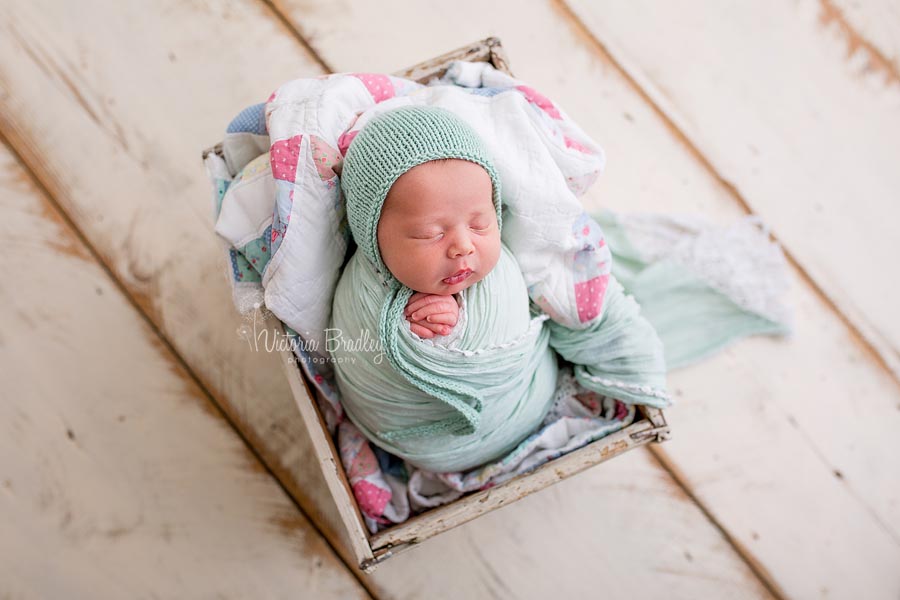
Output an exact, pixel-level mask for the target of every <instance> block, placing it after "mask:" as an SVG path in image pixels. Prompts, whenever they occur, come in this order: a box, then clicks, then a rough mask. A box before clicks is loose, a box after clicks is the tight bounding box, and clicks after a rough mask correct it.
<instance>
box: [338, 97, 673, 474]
mask: <svg viewBox="0 0 900 600" xmlns="http://www.w3.org/2000/svg"><path fill="white" fill-rule="evenodd" d="M443 158H461V159H464V160H469V161H472V162H475V163H477V164H479V165H481V166H482V167H484V169H485V170H486V171H487V172H488V174H489V175H490V176H491V180H492V183H493V200H494V204H495V208H496V210H497V219H498V226H500V225H501V223H502V220H501V216H502V203H501V195H500V192H501V190H500V180H499V178H498V176H497V173H496V172H495V171H494V168H493V164H492V162H491V160H490V158H489V157H488V155H487V154H486V152H485V150H484V147H483V145H482V143H481V141H480V140H479V138H478V136H477V135H476V134H475V132H474V131H472V130H471V128H470V127H468V125H466V124H465V123H464V122H463V121H461V120H460V119H459V118H457V117H455V116H454V115H453V114H452V113H450V112H449V111H446V110H444V109H440V108H436V107H426V106H407V107H402V108H398V109H394V110H390V111H388V112H385V113H382V114H380V115H377V116H376V117H374V118H373V119H372V120H371V121H370V122H369V123H367V124H366V125H365V126H364V127H363V128H362V129H361V130H360V131H359V133H358V135H357V136H356V138H355V139H354V140H353V142H352V143H351V145H350V147H349V149H348V152H347V155H346V157H345V160H344V165H343V172H342V174H341V187H342V190H343V192H344V195H345V199H346V203H347V213H348V221H349V224H350V228H351V231H352V233H353V237H354V240H355V241H356V243H357V246H358V249H357V251H356V253H355V254H354V255H353V256H352V257H351V258H350V261H349V262H348V263H347V265H346V266H345V268H344V271H343V273H342V276H341V279H340V281H339V282H338V285H337V288H336V290H335V296H334V302H333V307H332V308H333V309H332V318H331V322H330V324H329V332H328V333H329V335H327V336H326V339H327V340H328V348H327V350H328V351H329V352H330V354H331V356H332V358H333V359H334V363H335V377H336V382H337V384H338V388H339V389H340V392H341V402H342V405H343V407H344V409H345V411H346V413H347V415H348V416H349V417H350V419H351V420H352V421H353V422H354V423H355V424H356V425H357V426H358V427H359V429H360V431H361V432H362V433H363V434H364V435H365V436H366V437H367V438H368V439H369V440H370V441H371V442H373V443H374V444H376V445H378V446H380V447H381V448H383V449H384V450H386V451H388V452H390V453H392V454H394V455H396V456H399V457H401V458H403V459H405V460H407V461H408V462H410V463H411V464H413V465H415V466H417V467H419V468H421V469H425V470H429V471H434V472H447V471H462V470H466V469H469V468H472V467H475V466H479V465H481V464H484V463H486V462H489V461H491V460H494V459H497V458H499V457H501V456H503V455H505V454H507V453H508V452H509V451H511V450H512V449H514V448H515V447H516V445H518V444H519V443H520V442H521V441H522V440H523V439H524V438H525V437H527V436H528V435H529V434H530V433H532V432H533V431H534V430H535V428H536V427H538V426H539V425H540V423H541V421H542V420H543V418H544V417H545V416H546V414H547V412H548V410H549V409H550V406H551V404H552V400H553V396H554V392H555V387H556V380H557V374H558V368H557V354H556V352H554V349H555V350H556V351H557V352H559V355H560V356H562V357H563V358H565V359H566V360H569V361H571V362H573V363H575V367H576V371H575V372H576V376H577V378H578V380H579V382H581V383H582V385H584V386H585V387H587V388H589V389H592V390H595V391H598V392H601V393H606V394H609V395H610V396H613V397H616V398H620V399H622V400H623V401H626V402H633V403H644V404H651V405H654V406H667V405H668V397H667V396H666V394H665V392H664V388H665V372H666V369H665V362H664V359H663V354H662V343H661V341H660V339H659V337H658V336H657V335H656V333H655V332H654V330H653V328H652V327H651V326H650V325H649V323H647V322H646V321H645V320H644V319H643V317H641V316H640V314H639V311H640V309H639V307H638V305H637V303H636V302H635V301H634V300H633V299H632V298H629V297H626V296H625V295H624V293H623V290H622V288H621V286H620V285H619V284H618V283H617V282H616V281H615V279H614V278H610V281H609V286H608V289H607V293H606V296H605V300H604V309H603V313H602V316H601V318H598V319H596V320H595V321H594V322H593V323H590V324H589V327H588V328H586V329H581V330H570V329H568V328H566V327H564V326H562V325H559V324H557V323H555V322H554V321H552V320H551V319H550V318H549V317H548V315H546V314H543V313H542V312H541V311H539V310H536V309H535V308H534V305H533V303H532V302H531V301H530V298H529V293H528V289H527V288H526V285H525V281H524V278H523V275H522V272H521V269H520V267H519V264H518V263H517V261H516V259H515V257H514V256H513V254H512V253H511V252H510V250H509V249H508V248H507V247H506V245H503V246H502V247H501V255H500V259H499V260H498V263H497V265H496V266H495V267H494V269H493V270H492V271H491V272H490V273H489V274H488V275H487V276H486V277H485V278H484V279H483V280H481V281H479V282H477V283H475V284H473V285H472V286H470V287H469V288H466V289H465V290H463V291H462V292H460V294H459V297H460V319H461V320H460V322H459V323H457V325H456V326H455V327H454V330H453V332H452V333H451V335H450V336H447V339H442V338H441V337H438V338H435V340H423V339H421V338H419V337H418V336H416V335H414V334H413V333H412V331H411V330H410V326H409V323H408V322H407V321H406V319H405V318H404V315H403V310H404V308H405V306H406V304H407V303H408V301H409V298H410V296H411V295H412V294H413V293H414V291H413V290H411V289H410V288H408V287H406V286H405V285H403V284H402V283H400V282H399V281H398V280H397V279H396V278H395V277H394V276H393V274H391V273H390V271H389V270H388V269H387V267H386V266H385V264H384V262H383V260H382V258H381V253H380V251H379V248H378V242H377V225H378V220H379V217H380V213H381V207H382V205H383V203H384V200H385V198H386V196H387V193H388V191H389V190H390V187H391V186H392V185H393V183H394V182H395V181H396V180H397V179H398V178H399V177H400V176H401V175H402V174H403V173H405V172H406V171H408V170H409V169H411V168H413V167H414V166H417V165H419V164H422V163H424V162H428V161H430V160H437V159H443ZM501 235H502V228H501ZM362 340H372V341H377V344H375V347H374V348H373V347H372V345H371V344H370V345H369V346H368V347H365V348H361V347H360V346H361V344H360V343H359V342H361V341H362Z"/></svg>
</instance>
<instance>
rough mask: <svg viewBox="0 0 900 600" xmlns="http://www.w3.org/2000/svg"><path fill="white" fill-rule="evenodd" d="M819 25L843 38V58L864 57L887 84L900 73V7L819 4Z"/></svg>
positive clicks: (850, 1)
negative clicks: (844, 48)
mask: <svg viewBox="0 0 900 600" xmlns="http://www.w3.org/2000/svg"><path fill="white" fill-rule="evenodd" d="M820 3H821V9H820V11H819V22H820V23H822V24H823V25H825V26H829V27H833V28H835V29H836V30H837V31H838V32H839V35H840V36H841V37H842V38H843V40H844V44H845V47H846V52H845V56H846V57H847V58H848V59H849V58H852V57H853V55H854V54H856V53H857V52H861V53H863V57H864V59H865V60H867V61H868V62H869V65H870V68H872V69H875V70H877V71H881V72H882V74H883V75H884V77H885V78H886V79H887V80H890V79H894V80H896V79H898V78H900V76H898V73H900V36H898V35H897V31H898V30H900V4H897V3H896V2H894V1H893V0H866V1H865V2H859V1H857V0H820Z"/></svg>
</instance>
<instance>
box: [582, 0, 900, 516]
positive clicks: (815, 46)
mask: <svg viewBox="0 0 900 600" xmlns="http://www.w3.org/2000/svg"><path fill="white" fill-rule="evenodd" d="M570 6H571V7H572V9H573V10H574V12H575V13H577V15H578V16H579V18H580V19H581V20H582V21H583V22H584V23H585V24H586V25H587V27H589V28H590V30H591V31H592V32H593V34H594V35H595V36H596V38H597V39H598V40H600V42H601V43H602V44H603V46H604V47H605V48H606V50H607V51H608V52H609V53H610V54H611V55H612V56H613V57H614V59H615V60H616V61H617V62H618V63H619V64H620V65H622V67H623V69H624V70H625V71H626V72H627V73H628V74H629V76H631V77H632V78H633V79H634V80H635V81H638V82H639V85H640V86H641V88H642V89H643V90H644V92H645V93H647V94H648V96H649V97H651V98H652V100H653V102H655V103H656V104H657V105H658V106H660V107H662V108H663V110H664V111H665V113H666V115H667V116H668V117H670V118H671V120H672V121H673V122H674V123H676V124H677V127H678V128H679V130H680V131H681V132H682V133H683V134H684V135H685V136H686V138H687V139H688V140H689V141H690V143H691V144H692V145H694V146H695V147H696V148H697V149H698V150H699V151H700V152H701V153H702V154H703V156H704V157H705V158H706V159H707V160H708V161H709V162H710V164H711V165H712V167H713V168H714V169H715V171H716V172H717V174H718V175H719V176H720V177H721V178H722V179H723V180H724V181H727V182H728V184H729V185H732V186H734V189H735V191H736V195H738V196H739V197H740V198H741V199H742V201H743V202H745V203H746V204H747V206H748V207H749V208H750V209H751V210H752V211H753V212H754V213H757V214H759V215H761V216H762V217H763V218H764V219H766V221H767V222H768V223H769V224H770V225H772V227H773V228H774V229H775V231H776V233H777V235H778V237H779V239H780V240H781V241H782V242H783V243H784V245H785V247H786V248H787V249H788V250H789V251H790V252H791V253H792V254H793V255H794V256H795V257H796V259H797V260H798V261H800V263H801V264H802V266H803V268H804V269H805V270H806V271H807V272H808V273H809V274H810V276H811V277H812V278H813V279H814V280H815V282H816V283H817V285H819V286H820V287H821V289H822V290H823V291H824V293H825V294H826V295H827V296H828V297H829V298H831V299H832V300H833V301H834V302H835V303H836V305H837V306H838V307H839V308H840V310H841V312H842V313H843V314H844V315H846V316H847V317H848V318H849V319H850V321H851V322H852V323H853V324H854V326H855V327H857V328H858V329H859V331H860V332H861V333H862V335H863V336H864V337H865V338H866V339H867V340H868V341H869V342H870V343H871V344H872V345H873V347H874V348H875V349H876V350H877V352H878V353H879V354H880V355H881V356H882V358H883V360H884V361H885V362H886V364H887V365H888V367H889V368H890V369H891V370H892V371H893V373H894V375H895V377H896V378H898V380H900V316H898V313H897V311H896V301H895V300H894V299H895V298H896V297H897V295H898V293H900V281H898V280H897V278H895V277H890V276H886V274H887V272H888V271H890V269H891V267H892V261H893V259H894V257H896V256H898V255H900V238H898V237H897V235H896V234H895V232H894V222H893V219H890V218H885V215H890V214H896V204H897V190H898V189H900V169H897V164H898V162H900V78H898V77H897V73H896V70H894V68H893V65H892V64H891V63H889V62H887V61H886V60H885V59H884V57H883V56H880V55H879V54H878V53H877V51H875V48H874V47H873V46H871V45H870V44H867V43H866V42H865V41H864V40H863V39H862V38H861V37H860V36H859V35H858V34H857V33H856V32H854V31H853V30H852V28H851V27H850V25H849V24H848V23H847V21H846V20H845V19H843V18H842V17H841V15H840V13H839V12H837V11H836V9H835V8H834V7H833V6H832V5H831V4H829V3H828V2H819V1H817V0H803V1H800V2H795V3H784V2H778V1H777V0H773V1H766V2H760V3H752V4H751V3H742V4H739V5H736V6H732V5H730V4H724V3H715V2H699V1H694V2H689V3H688V4H687V5H686V6H679V7H677V8H676V7H674V6H670V7H668V8H667V9H664V10H660V8H659V7H658V6H657V4H656V3H654V2H650V1H647V2H638V3H635V4H634V5H631V6H630V9H629V10H628V11H621V10H612V9H613V6H614V3H610V2H585V1H583V0H572V1H571V2H570ZM698 31H702V32H704V34H703V35H697V34H696V32H698ZM851 49H853V50H854V51H853V52H852V53H851V52H850V50H851ZM898 510H900V507H898Z"/></svg>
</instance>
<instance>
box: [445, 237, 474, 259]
mask: <svg viewBox="0 0 900 600" xmlns="http://www.w3.org/2000/svg"><path fill="white" fill-rule="evenodd" d="M473 252H475V245H474V244H473V243H472V240H470V239H469V237H468V236H465V235H464V236H458V237H456V238H455V239H454V240H453V243H451V244H450V248H449V254H450V256H451V257H452V258H456V257H458V256H466V255H468V254H472V253H473Z"/></svg>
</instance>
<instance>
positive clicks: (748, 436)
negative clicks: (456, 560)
mask: <svg viewBox="0 0 900 600" xmlns="http://www.w3.org/2000/svg"><path fill="white" fill-rule="evenodd" d="M277 6H278V7H279V10H282V11H284V12H285V14H287V15H288V19H289V20H290V21H291V22H292V23H294V24H295V25H296V26H297V27H298V29H299V30H300V31H301V33H302V34H303V35H304V37H305V38H306V39H308V40H310V45H311V47H312V48H313V49H314V50H315V51H316V52H317V53H318V54H320V55H321V56H322V57H323V60H325V61H327V63H328V64H330V65H331V66H332V67H333V68H336V69H338V70H350V69H353V70H361V71H366V70H371V71H391V70H393V69H396V68H398V67H399V66H400V65H403V64H405V63H406V62H407V61H406V59H405V55H406V53H407V52H408V49H409V48H412V47H414V48H417V49H421V54H424V55H429V54H439V53H441V52H443V51H446V50H447V49H449V48H451V47H453V46H454V45H456V44H457V40H459V39H478V38H481V37H485V36H488V35H496V36H498V37H499V38H500V39H501V40H502V41H503V44H504V47H505V49H506V51H507V53H508V55H509V57H510V62H511V67H512V69H513V71H514V72H515V73H516V75H517V76H519V77H520V78H522V79H524V80H525V81H528V82H529V83H530V84H532V85H533V86H535V87H536V88H537V89H538V90H540V91H542V92H543V93H545V94H546V95H548V96H549V97H551V98H552V99H554V100H557V101H559V102H560V103H561V105H562V107H563V108H564V109H565V110H566V111H567V112H568V114H569V115H571V116H572V117H574V118H575V119H576V121H577V122H578V123H579V124H581V125H582V126H583V127H584V128H585V130H586V131H587V132H588V133H589V134H591V135H592V136H593V137H594V138H595V139H597V140H598V141H599V142H600V143H601V144H602V145H603V146H604V148H605V149H606V151H607V156H608V166H607V172H606V173H605V175H604V177H603V178H601V181H600V182H598V184H597V186H595V188H593V189H592V190H591V192H590V193H589V194H588V195H587V197H586V198H585V204H586V206H588V207H589V208H599V207H601V206H609V207H611V208H614V209H619V210H628V211H633V210H655V211H667V212H693V211H701V212H703V213H705V214H707V215H709V216H711V217H712V218H713V219H714V220H717V221H719V222H730V221H731V220H732V219H734V218H736V217H737V216H739V215H742V214H745V210H744V208H743V206H742V204H741V202H740V199H739V198H738V197H736V195H735V193H734V188H733V187H732V186H730V185H729V184H728V182H727V180H726V179H725V178H724V177H723V176H722V175H721V174H720V173H719V172H717V171H716V170H715V169H714V168H711V165H715V163H714V162H711V160H710V159H708V158H707V157H706V156H704V155H703V154H702V153H701V152H700V151H699V150H698V149H697V147H696V146H695V145H693V144H692V143H691V140H690V139H688V138H687V137H686V136H685V135H684V133H682V131H681V130H680V129H679V127H678V126H677V124H678V123H680V121H679V120H678V119H674V120H673V119H672V118H669V116H668V114H667V113H664V112H663V113H661V112H660V109H659V108H658V105H655V104H654V103H653V98H650V97H648V96H647V94H646V93H644V92H643V90H642V89H640V88H638V87H636V86H635V83H634V82H633V80H632V79H630V78H629V77H628V76H627V75H626V74H623V72H622V71H621V69H620V67H619V65H618V64H617V63H616V62H615V61H614V60H613V59H612V58H611V57H610V56H609V55H608V54H606V53H605V52H604V51H603V49H602V48H601V47H598V45H597V43H596V40H595V39H594V38H593V37H592V35H591V33H590V31H588V30H586V29H585V28H584V27H583V26H582V25H581V24H580V23H578V22H574V21H573V19H572V15H571V13H570V12H569V11H567V10H566V9H565V8H564V7H561V6H560V5H559V4H557V3H537V2H535V3H516V4H513V3H512V2H496V3H491V4H490V5H485V4H483V3H475V2H458V3H455V4H454V5H452V6H450V5H427V6H425V7H422V8H411V7H408V6H406V5H404V7H403V9H402V10H401V8H400V5H399V4H396V5H391V4H388V5H385V4H384V3H381V4H379V5H378V6H377V7H375V6H372V5H368V4H366V3H362V2H345V3H343V4H342V5H341V6H340V9H339V10H336V9H332V8H329V10H327V11H326V10H323V9H321V8H319V9H317V8H316V6H315V5H314V4H313V3H312V2H302V1H297V2H280V3H278V4H277ZM418 6H419V5H417V7H418ZM382 11H387V12H389V13H390V14H397V15H402V17H400V18H401V22H396V21H395V22H393V25H392V27H391V28H390V29H385V28H379V27H372V26H371V24H372V23H374V22H377V19H378V15H379V14H381V12H382ZM612 12H616V14H618V13H619V12H626V11H621V10H615V11H614V10H613V9H610V10H608V11H605V16H604V18H606V19H610V18H611V17H610V15H609V13H612ZM473 14H478V18H477V19H473V18H471V15H473ZM510 14H515V15H516V19H509V15H510ZM337 15H339V16H337ZM422 23H441V27H439V28H437V27H425V26H422V25H421V24H422ZM637 26H638V25H635V27H637ZM398 28H400V29H402V31H403V32H404V44H403V45H398V44H392V43H390V42H389V39H390V37H391V36H392V35H396V30H397V29H398ZM710 28H712V33H709V35H710V36H713V37H712V39H714V40H718V37H717V34H716V33H715V27H714V23H710V24H709V26H708V27H707V28H706V29H704V30H702V31H701V30H688V29H685V31H686V32H687V33H689V34H690V35H692V36H694V37H697V38H703V37H704V34H706V33H708V32H709V30H710ZM660 29H666V26H661V27H660ZM660 35H662V34H660ZM747 35H749V34H747ZM760 35H761V34H760ZM651 38H652V36H650V37H648V38H644V40H645V41H646V40H647V39H651ZM348 39H352V40H354V44H352V45H351V44H347V43H346V40H348ZM360 47H363V48H367V49H368V51H367V52H364V53H361V52H359V51H358V48H360ZM724 47H726V48H727V46H724ZM675 51H676V49H669V48H667V47H665V48H663V50H660V52H659V54H665V53H666V52H671V53H674V52H675ZM716 52H719V53H722V52H723V51H722V50H721V49H719V50H716ZM710 53H713V54H714V53H715V52H712V51H710ZM722 60H728V58H727V57H723V58H722ZM823 60H824V59H823ZM682 63H683V64H685V63H688V64H689V63H690V61H688V60H686V59H685V60H682ZM822 68H825V67H824V66H823V67H822ZM698 93H699V90H698ZM654 98H655V97H654ZM667 106H668V105H667ZM780 116H781V115H780V114H779V113H777V111H776V112H775V113H773V114H772V115H770V118H773V119H774V118H777V117H780ZM716 127H719V128H722V126H721V125H719V124H716V125H713V126H710V127H708V129H715V128H716ZM865 127H866V128H867V130H869V131H871V127H872V124H871V123H866V124H865ZM780 151H781V152H786V153H788V156H787V157H786V159H785V160H786V162H788V163H791V164H794V165H795V164H797V163H798V161H802V160H803V158H804V157H803V156H802V155H800V154H798V155H793V154H790V153H791V152H798V150H797V148H796V147H794V146H785V147H784V148H782V149H781V150H780ZM853 160H855V158H854V159H853ZM874 160H878V161H880V160H881V158H877V159H874ZM879 164H880V163H879ZM816 189H817V188H815V187H812V188H810V190H808V191H807V190H805V189H800V190H799V191H798V192H797V197H798V198H802V199H808V198H809V197H810V196H811V194H812V193H813V192H815V190H816ZM780 210H781V211H782V213H784V214H794V213H796V212H797V211H799V209H798V208H796V207H795V206H794V205H791V204H784V203H783V204H782V205H780ZM874 214H877V213H873V214H868V215H866V216H865V218H866V219H871V218H873V215H874ZM823 220H825V218H824V217H823ZM772 221H774V223H772V224H774V225H775V233H776V235H779V236H780V235H781V232H780V229H779V227H780V226H782V222H781V221H780V220H779V219H772ZM854 223H855V224H854V227H862V225H861V224H860V223H859V222H854ZM829 226H831V225H829ZM859 231H860V230H855V231H854V235H857V234H858V232H859ZM886 243H889V240H884V239H880V238H878V237H877V236H874V237H873V238H872V240H870V244H869V246H868V247H869V248H872V247H873V245H875V246H878V245H881V246H883V245H884V244H886ZM879 247H880V246H879ZM802 266H804V267H805V264H803V265H802ZM793 279H794V281H795V286H794V289H793V290H792V292H791V297H790V301H791V302H792V303H793V304H794V306H795V307H796V309H797V323H796V327H797V332H796V335H795V337H794V339H792V340H773V339H766V338H760V339H753V340H748V341H745V342H743V343H741V344H739V345H737V346H735V347H732V348H731V349H729V350H728V351H727V352H725V353H723V354H722V355H721V356H719V357H718V358H716V359H715V360H713V361H710V362H707V363H704V364H701V365H698V366H697V367H695V368H692V369H688V370H684V371H681V372H676V373H673V374H672V376H671V378H670V386H671V387H672V388H673V389H674V390H676V392H677V393H678V394H679V397H680V398H682V399H683V401H682V402H681V404H680V405H679V406H676V407H675V408H674V409H672V410H671V411H668V412H667V418H668V419H669V421H670V422H671V424H672V429H673V431H674V432H675V436H674V439H673V440H672V441H671V442H668V443H667V444H666V445H665V446H662V447H659V448H654V452H656V453H657V454H658V455H659V456H660V458H661V459H662V460H663V462H664V463H665V464H666V465H667V466H668V467H669V468H670V469H672V471H673V472H675V473H676V474H677V476H678V477H679V480H680V481H681V482H683V483H684V485H686V486H687V488H688V489H689V491H690V493H691V494H692V495H693V496H694V497H696V498H697V499H698V501H699V502H701V504H702V505H703V507H704V510H706V511H707V512H708V514H710V515H711V516H712V517H713V518H714V519H715V520H716V521H717V522H718V523H719V524H720V525H721V526H722V527H723V528H724V529H725V531H726V533H727V534H728V535H729V537H730V538H731V539H732V540H733V541H734V543H735V545H736V546H737V547H738V548H740V550H741V552H742V553H743V554H744V555H745V556H746V557H747V560H748V561H749V563H750V564H751V565H752V566H753V568H754V569H755V570H756V571H757V572H758V573H759V574H760V576H761V577H763V578H764V579H765V580H766V582H767V584H768V585H769V586H770V588H771V589H773V590H776V591H777V593H779V594H781V595H786V596H793V597H813V596H819V595H826V594H827V595H831V596H832V597H846V596H849V595H851V594H858V593H860V591H861V590H864V591H865V593H866V594H868V595H871V596H873V597H887V598H890V597H894V596H896V594H897V591H898V590H900V575H898V573H897V570H896V565H897V564H900V547H898V536H897V529H896V527H897V521H896V514H897V513H896V511H897V508H898V506H900V501H898V499H900V482H898V480H897V478H896V476H895V475H894V474H895V473H897V472H900V464H898V460H900V458H898V456H900V455H898V453H897V452H896V449H897V448H898V443H897V441H896V435H895V433H894V432H896V431H897V427H898V426H900V411H898V407H900V393H898V389H897V386H896V382H895V381H894V380H893V379H892V377H891V376H890V375H889V373H888V372H887V371H885V370H884V369H883V368H882V367H881V366H880V365H879V364H878V361H877V360H876V358H877V357H875V356H874V355H873V354H872V353H871V352H870V351H869V349H868V347H867V346H866V344H864V343H863V341H862V340H861V339H860V338H859V337H858V336H857V335H855V333H854V332H853V330H852V329H850V328H848V326H847V323H846V321H845V320H844V318H843V317H842V315H840V314H838V313H835V312H834V311H833V310H832V307H831V306H830V304H829V303H828V302H826V301H825V300H823V298H822V297H821V296H820V294H819V293H818V292H817V291H816V289H815V288H814V287H812V286H811V285H810V284H809V282H808V281H807V280H806V279H805V278H804V277H803V276H802V274H801V273H799V272H797V271H796V270H795V271H794V272H793ZM888 296H889V295H888ZM670 413H671V414H670ZM616 462H617V461H612V462H611V463H610V464H614V463H616ZM596 471H597V473H598V474H599V473H600V472H602V471H603V467H601V468H598V469H597V470H596ZM586 476H587V475H586ZM576 479H578V478H576ZM538 497H540V495H538ZM538 501H539V500H538ZM504 510H508V509H504ZM480 521H481V520H479V522H480ZM392 560H394V559H392ZM397 560H400V557H398V558H397Z"/></svg>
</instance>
